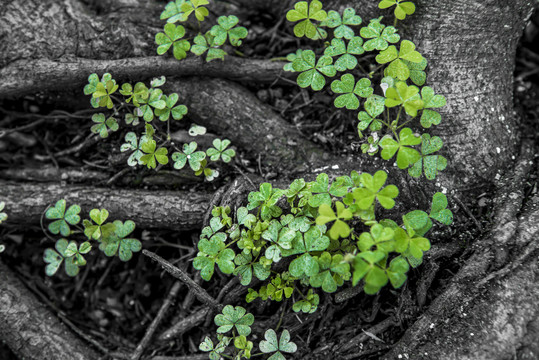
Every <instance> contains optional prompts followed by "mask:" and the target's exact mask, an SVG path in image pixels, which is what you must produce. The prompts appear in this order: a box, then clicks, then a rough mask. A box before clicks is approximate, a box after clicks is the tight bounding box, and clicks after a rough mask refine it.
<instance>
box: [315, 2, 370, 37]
mask: <svg viewBox="0 0 539 360" xmlns="http://www.w3.org/2000/svg"><path fill="white" fill-rule="evenodd" d="M349 25H350V26H354V25H361V17H360V16H358V15H356V11H355V10H354V9H352V8H346V9H344V13H343V16H342V19H341V15H340V14H339V13H338V12H336V11H334V10H331V11H329V13H328V15H327V18H326V19H325V20H324V21H323V22H322V23H321V24H320V26H327V27H329V28H334V30H333V34H334V36H335V38H339V39H340V38H345V39H351V38H353V37H354V30H353V29H352V28H350V26H349Z"/></svg>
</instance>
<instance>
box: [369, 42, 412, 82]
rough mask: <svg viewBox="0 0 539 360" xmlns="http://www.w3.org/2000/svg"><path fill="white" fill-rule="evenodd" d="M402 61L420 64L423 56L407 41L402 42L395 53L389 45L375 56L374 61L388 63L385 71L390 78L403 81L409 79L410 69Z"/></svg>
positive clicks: (395, 49) (393, 48)
mask: <svg viewBox="0 0 539 360" xmlns="http://www.w3.org/2000/svg"><path fill="white" fill-rule="evenodd" d="M404 60H406V61H410V62H412V63H421V62H422V61H423V56H421V54H420V53H418V52H417V51H415V44H414V43H413V42H411V41H409V40H403V41H402V42H401V47H400V50H399V52H398V53H397V48H396V47H395V46H394V45H391V46H390V47H388V48H387V49H385V50H383V51H381V52H380V54H378V55H377V56H376V61H377V62H378V63H379V64H386V63H390V64H389V66H388V67H387V69H386V72H387V74H386V75H389V76H391V77H394V78H397V79H399V80H401V81H405V80H406V79H408V78H409V77H410V69H409V68H408V66H407V65H406V63H404Z"/></svg>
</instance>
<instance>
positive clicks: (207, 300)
mask: <svg viewBox="0 0 539 360" xmlns="http://www.w3.org/2000/svg"><path fill="white" fill-rule="evenodd" d="M142 253H143V254H144V255H146V256H147V257H149V258H150V259H152V260H155V261H157V262H158V263H159V265H161V267H162V268H163V269H165V271H167V272H168V273H169V274H171V275H172V276H174V277H175V278H176V279H178V280H181V281H182V282H183V283H184V284H185V285H187V287H188V288H189V290H191V291H192V292H193V293H194V294H195V296H196V297H197V299H198V300H200V301H201V302H202V303H203V304H205V305H207V306H209V307H211V308H213V309H215V310H217V311H221V310H222V309H223V305H221V304H219V303H218V302H217V300H215V299H214V298H212V297H211V296H210V294H208V292H207V291H206V290H204V289H203V288H202V287H201V286H200V285H198V284H197V283H196V282H194V281H193V279H191V278H190V277H189V276H188V275H187V274H186V273H185V272H184V271H183V270H181V269H179V268H177V267H176V266H174V265H172V264H171V263H169V262H168V261H166V260H165V259H163V258H162V257H161V256H159V255H157V254H155V253H153V252H151V251H148V250H142Z"/></svg>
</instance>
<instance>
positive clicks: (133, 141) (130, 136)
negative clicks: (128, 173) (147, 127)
mask: <svg viewBox="0 0 539 360" xmlns="http://www.w3.org/2000/svg"><path fill="white" fill-rule="evenodd" d="M148 140H149V138H148V137H147V136H145V135H143V136H142V137H141V138H140V142H139V141H138V139H137V135H136V134H135V133H134V132H128V133H127V134H125V143H124V144H122V146H121V147H120V151H121V152H126V151H133V153H132V154H131V155H130V156H129V158H128V159H127V165H129V166H136V165H137V164H138V165H142V164H143V163H142V161H141V160H140V158H141V157H142V156H143V155H144V153H143V152H142V149H141V146H142V144H144V142H146V141H148Z"/></svg>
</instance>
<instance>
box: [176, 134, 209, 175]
mask: <svg viewBox="0 0 539 360" xmlns="http://www.w3.org/2000/svg"><path fill="white" fill-rule="evenodd" d="M197 146H198V144H197V143H196V142H194V141H192V142H190V143H189V144H183V150H182V151H183V152H181V153H180V152H175V153H173V154H172V161H173V162H174V168H175V169H177V170H179V169H182V168H183V167H184V166H185V164H186V163H187V162H189V166H190V167H191V169H192V170H193V171H199V170H200V169H201V167H202V161H203V160H204V159H205V158H206V153H205V152H204V151H196V152H195V150H196V149H197Z"/></svg>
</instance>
